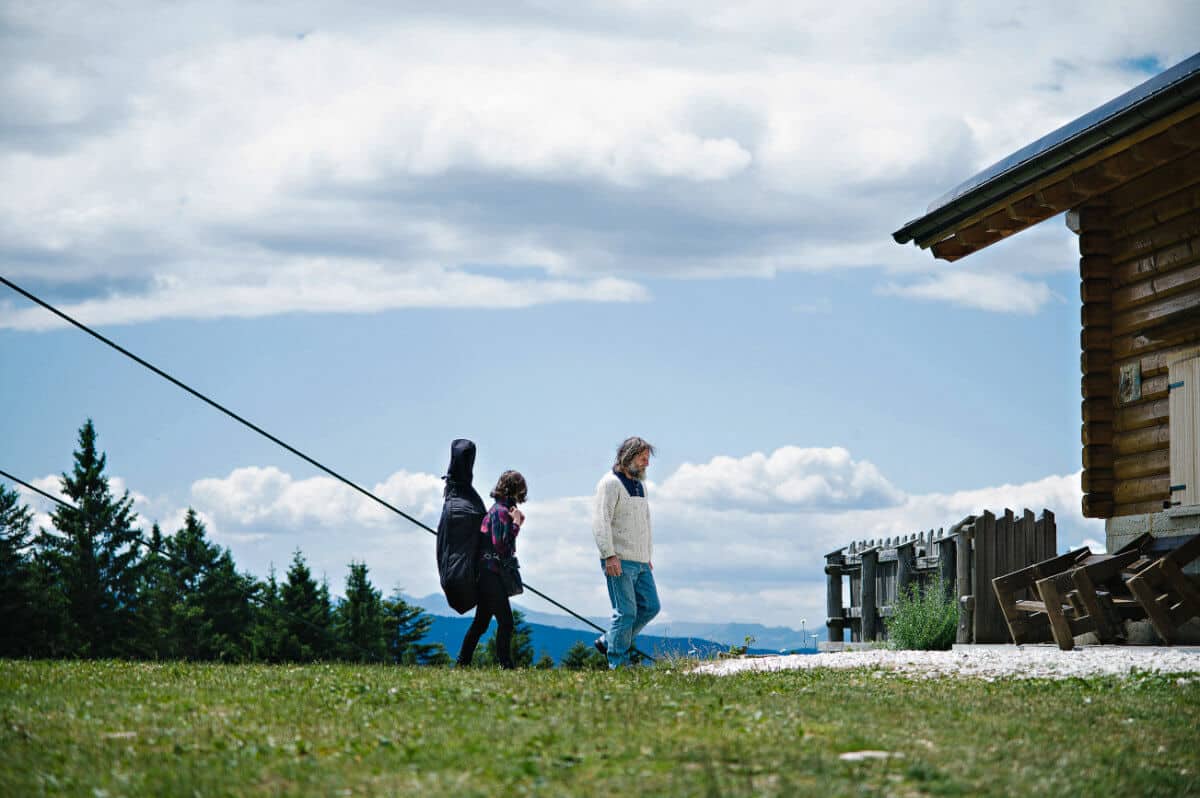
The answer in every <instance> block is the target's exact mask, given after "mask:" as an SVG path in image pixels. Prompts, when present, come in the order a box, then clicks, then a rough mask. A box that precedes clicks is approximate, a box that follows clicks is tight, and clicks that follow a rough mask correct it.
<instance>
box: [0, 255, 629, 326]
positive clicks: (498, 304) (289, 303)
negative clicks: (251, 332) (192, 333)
mask: <svg viewBox="0 0 1200 798" xmlns="http://www.w3.org/2000/svg"><path fill="white" fill-rule="evenodd" d="M648 297H649V294H648V292H647V291H646V290H645V289H644V288H643V287H642V286H640V285H638V284H636V283H633V282H630V281H627V280H619V279H615V278H601V279H596V280H511V279H504V278H499V277H490V276H484V275H478V274H468V273H464V272H456V271H448V270H445V269H440V268H437V267H431V268H427V269H421V270H412V271H400V272H397V271H394V270H388V269H387V268H385V267H383V266H381V265H379V264H374V263H361V262H355V261H349V262H346V261H341V262H339V261H333V260H328V259H324V260H304V261H300V262H291V263H288V264H286V265H280V266H279V267H276V268H274V269H272V270H270V271H266V272H263V273H262V274H261V278H255V277H253V275H252V274H251V272H250V270H248V269H243V270H239V271H237V272H236V273H234V274H228V275H219V274H214V273H213V272H212V271H209V272H207V273H205V272H202V271H196V272H188V273H180V274H176V275H172V276H170V277H169V278H166V277H164V278H160V279H158V280H156V281H155V284H154V285H153V286H152V287H150V288H149V289H146V290H145V291H143V292H141V293H130V294H121V293H115V294H111V295H108V296H104V297H98V298H95V299H88V300H85V301H83V302H78V303H60V304H59V305H58V308H59V309H60V310H62V311H63V312H64V313H66V314H67V315H69V316H72V317H74V318H75V319H77V320H79V321H81V322H83V323H84V324H89V325H99V324H129V323H135V322H145V321H154V320H157V319H162V318H193V319H203V318H217V317H229V316H237V317H259V316H267V315H271V314H274V313H277V312H279V308H280V307H287V308H289V309H290V310H292V311H296V312H311V313H332V312H351V313H372V312H378V311H383V310H391V309H396V308H414V307H454V308H485V307H486V308H523V307H530V306H533V305H541V304H546V303H550V302H640V301H645V300H646V299H647V298H648ZM65 324H66V322H64V321H61V320H60V319H59V318H58V317H57V316H53V315H51V314H49V313H47V312H46V311H45V310H43V309H42V308H40V307H28V308H19V309H13V310H12V311H11V312H7V313H5V315H4V317H3V319H0V328H3V327H8V328H10V329H17V330H43V329H51V328H55V327H61V326H64V325H65Z"/></svg>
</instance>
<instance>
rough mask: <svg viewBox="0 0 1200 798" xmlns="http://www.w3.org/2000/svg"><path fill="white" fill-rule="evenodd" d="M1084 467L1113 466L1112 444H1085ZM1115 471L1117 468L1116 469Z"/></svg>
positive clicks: (1107, 467) (1100, 467) (1100, 468)
mask: <svg viewBox="0 0 1200 798" xmlns="http://www.w3.org/2000/svg"><path fill="white" fill-rule="evenodd" d="M1083 467H1084V468H1087V469H1092V468H1095V469H1098V470H1104V469H1110V468H1113V450H1112V447H1111V446H1084V447H1083ZM1114 473H1115V469H1114Z"/></svg>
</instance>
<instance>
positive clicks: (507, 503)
mask: <svg viewBox="0 0 1200 798" xmlns="http://www.w3.org/2000/svg"><path fill="white" fill-rule="evenodd" d="M492 498H493V499H495V502H494V503H493V504H492V506H491V508H490V509H488V511H487V515H486V516H484V518H483V524H482V525H481V526H480V541H479V582H478V593H477V595H478V598H479V603H478V604H476V605H475V620H474V621H472V622H471V626H470V628H468V629H467V634H466V636H465V637H464V638H463V642H462V648H461V649H459V652H458V665H459V666H460V667H461V666H464V665H470V664H471V659H472V658H473V657H474V656H475V647H476V646H477V645H478V644H479V638H480V637H482V636H483V633H484V632H486V631H487V628H488V625H489V624H490V623H491V622H492V618H495V619H496V659H497V660H498V661H499V662H500V667H501V668H506V669H507V668H512V667H513V661H512V633H513V615H512V605H511V604H509V602H508V597H509V596H512V595H516V594H517V593H520V592H521V577H520V574H519V572H518V570H517V558H516V553H517V534H518V533H519V532H520V531H521V524H522V523H524V521H525V514H524V513H522V512H521V511H520V510H519V509H518V508H517V505H518V504H521V503H523V502H524V501H525V499H526V487H525V477H523V476H521V474H520V473H519V472H517V471H505V472H504V473H503V474H501V475H500V479H499V480H498V481H497V482H496V487H495V488H493V489H492Z"/></svg>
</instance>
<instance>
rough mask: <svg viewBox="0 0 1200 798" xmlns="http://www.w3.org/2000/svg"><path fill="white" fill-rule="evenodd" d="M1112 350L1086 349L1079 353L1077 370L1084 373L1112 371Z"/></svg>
mask: <svg viewBox="0 0 1200 798" xmlns="http://www.w3.org/2000/svg"><path fill="white" fill-rule="evenodd" d="M1112 365H1113V358H1112V352H1110V351H1109V350H1107V349H1087V350H1084V351H1083V352H1081V353H1080V355H1079V370H1080V371H1081V372H1083V373H1084V374H1093V373H1095V372H1097V371H1102V372H1104V373H1106V374H1107V373H1109V372H1110V371H1112Z"/></svg>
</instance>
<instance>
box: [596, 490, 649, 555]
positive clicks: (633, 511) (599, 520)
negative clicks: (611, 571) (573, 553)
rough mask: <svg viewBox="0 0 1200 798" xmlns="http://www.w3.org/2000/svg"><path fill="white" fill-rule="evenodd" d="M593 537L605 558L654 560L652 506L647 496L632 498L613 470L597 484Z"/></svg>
mask: <svg viewBox="0 0 1200 798" xmlns="http://www.w3.org/2000/svg"><path fill="white" fill-rule="evenodd" d="M592 535H593V536H594V537H595V538H596V546H597V548H599V549H600V557H601V559H605V558H608V557H612V556H613V555H616V556H617V557H620V558H621V559H622V560H632V561H633V562H650V560H651V554H652V549H653V546H654V535H653V533H652V531H651V528H650V505H649V504H647V502H646V498H645V497H644V496H630V495H629V492H628V491H627V490H625V486H624V485H622V484H621V480H620V479H618V478H617V475H616V474H614V473H612V472H611V471H610V472H608V473H607V474H605V475H604V476H603V477H601V479H600V482H599V484H597V485H596V498H595V500H594V502H593V503H592Z"/></svg>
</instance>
